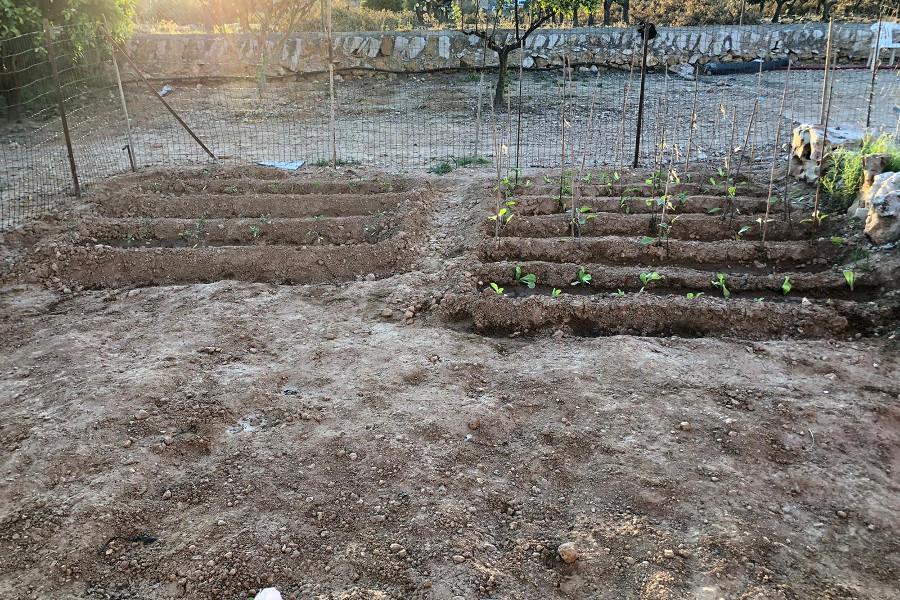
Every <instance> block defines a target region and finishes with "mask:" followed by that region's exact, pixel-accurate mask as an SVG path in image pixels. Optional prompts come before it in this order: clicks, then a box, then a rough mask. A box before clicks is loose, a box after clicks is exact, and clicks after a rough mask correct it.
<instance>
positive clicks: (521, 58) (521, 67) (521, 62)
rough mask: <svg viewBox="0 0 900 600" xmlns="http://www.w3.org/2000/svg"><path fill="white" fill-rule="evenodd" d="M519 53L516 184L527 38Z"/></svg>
mask: <svg viewBox="0 0 900 600" xmlns="http://www.w3.org/2000/svg"><path fill="white" fill-rule="evenodd" d="M519 55H520V56H519V106H518V110H519V114H518V123H517V124H516V185H519V152H520V149H521V140H522V77H523V72H524V63H525V40H522V41H521V42H520V43H519ZM475 162H476V164H477V162H478V157H477V156H476V157H475Z"/></svg>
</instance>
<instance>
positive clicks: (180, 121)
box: [100, 25, 216, 160]
mask: <svg viewBox="0 0 900 600" xmlns="http://www.w3.org/2000/svg"><path fill="white" fill-rule="evenodd" d="M100 32H101V33H102V34H103V35H104V37H106V39H107V41H109V43H110V45H111V46H112V47H113V49H114V50H115V51H116V52H118V53H119V54H121V55H122V58H124V59H125V61H126V62H127V63H128V64H129V66H130V67H131V68H132V69H134V72H135V73H137V76H138V78H140V80H141V81H143V82H144V83H145V84H146V85H147V89H149V90H150V92H151V93H152V94H153V95H154V96H156V97H157V98H158V99H159V101H160V102H162V104H163V106H165V107H166V110H168V111H169V112H170V113H171V114H172V116H173V117H175V120H176V121H178V124H179V125H181V126H182V127H184V130H185V131H187V132H188V133H189V134H190V136H191V137H192V138H194V141H195V142H197V143H198V144H199V145H200V147H201V148H203V150H205V151H206V153H207V154H208V155H209V156H210V158H212V159H213V160H215V159H216V155H215V154H213V153H212V150H210V149H209V148H207V147H206V144H204V143H203V142H202V141H201V140H200V138H199V137H197V134H196V133H194V131H193V130H192V129H191V128H190V127H188V124H187V123H185V122H184V120H183V119H182V118H181V117H180V116H178V113H177V112H175V109H174V108H172V107H171V106H170V105H169V103H168V102H167V101H166V99H165V98H163V97H162V96H160V95H159V93H158V92H157V91H156V89H155V88H154V87H153V84H152V83H150V82H149V81H147V78H146V77H144V73H143V72H141V70H140V69H139V68H138V66H137V65H136V64H135V63H134V61H133V60H132V59H131V57H130V56H128V54H126V53H125V51H124V50H123V49H122V47H121V46H119V44H118V43H117V42H116V40H114V39H113V37H112V35H110V33H109V31H107V30H106V27H103V26H102V25H101V26H100Z"/></svg>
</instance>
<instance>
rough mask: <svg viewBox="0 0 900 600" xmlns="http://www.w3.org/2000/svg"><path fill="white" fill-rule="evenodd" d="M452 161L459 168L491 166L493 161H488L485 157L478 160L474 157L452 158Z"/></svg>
mask: <svg viewBox="0 0 900 600" xmlns="http://www.w3.org/2000/svg"><path fill="white" fill-rule="evenodd" d="M450 160H452V161H453V163H454V164H455V165H456V166H457V167H468V166H469V165H471V164H476V165H489V164H491V161H489V160H488V159H486V158H485V157H483V156H479V157H477V158H476V157H474V156H451V157H450Z"/></svg>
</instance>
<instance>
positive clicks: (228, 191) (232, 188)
mask: <svg viewBox="0 0 900 600" xmlns="http://www.w3.org/2000/svg"><path fill="white" fill-rule="evenodd" d="M239 191H240V190H239V189H238V186H236V185H229V186H228V187H226V188H225V193H226V194H237V193H238V192H239Z"/></svg>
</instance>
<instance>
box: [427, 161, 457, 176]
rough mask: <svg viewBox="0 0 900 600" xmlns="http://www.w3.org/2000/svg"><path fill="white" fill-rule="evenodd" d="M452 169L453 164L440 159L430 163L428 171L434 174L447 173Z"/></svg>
mask: <svg viewBox="0 0 900 600" xmlns="http://www.w3.org/2000/svg"><path fill="white" fill-rule="evenodd" d="M452 170H453V165H451V164H450V163H449V162H447V161H441V162H439V163H437V164H434V165H431V167H429V169H428V172H429V173H434V174H436V175H446V174H447V173H449V172H450V171H452Z"/></svg>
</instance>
